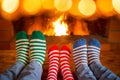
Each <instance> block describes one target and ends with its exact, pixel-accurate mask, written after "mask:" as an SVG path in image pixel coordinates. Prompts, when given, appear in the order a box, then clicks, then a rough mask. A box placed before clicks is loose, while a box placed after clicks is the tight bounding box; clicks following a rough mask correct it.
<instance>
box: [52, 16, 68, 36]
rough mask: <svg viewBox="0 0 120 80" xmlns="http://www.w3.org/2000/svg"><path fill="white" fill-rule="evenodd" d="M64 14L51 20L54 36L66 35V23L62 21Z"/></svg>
mask: <svg viewBox="0 0 120 80" xmlns="http://www.w3.org/2000/svg"><path fill="white" fill-rule="evenodd" d="M63 18H64V16H63V15H62V16H60V17H59V18H58V19H57V20H56V21H55V22H53V27H54V32H55V36H62V35H68V33H67V31H68V25H67V24H66V23H64V21H63Z"/></svg>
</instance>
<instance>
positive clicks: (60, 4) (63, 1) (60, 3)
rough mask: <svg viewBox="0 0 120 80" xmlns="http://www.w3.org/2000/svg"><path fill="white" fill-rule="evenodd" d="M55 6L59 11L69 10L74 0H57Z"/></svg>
mask: <svg viewBox="0 0 120 80" xmlns="http://www.w3.org/2000/svg"><path fill="white" fill-rule="evenodd" d="M54 5H55V8H56V9H57V10H59V11H62V12H65V11H68V10H69V9H70V8H71V6H72V0H55V2H54Z"/></svg>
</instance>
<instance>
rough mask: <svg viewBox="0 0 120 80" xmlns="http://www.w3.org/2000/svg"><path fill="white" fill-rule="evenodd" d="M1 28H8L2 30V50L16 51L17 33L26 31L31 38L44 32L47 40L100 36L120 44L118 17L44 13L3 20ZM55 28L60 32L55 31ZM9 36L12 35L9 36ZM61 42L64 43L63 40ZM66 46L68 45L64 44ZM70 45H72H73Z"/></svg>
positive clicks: (119, 20)
mask: <svg viewBox="0 0 120 80" xmlns="http://www.w3.org/2000/svg"><path fill="white" fill-rule="evenodd" d="M7 24H8V25H7ZM1 26H3V27H4V28H5V27H6V28H5V29H2V28H3V27H1V32H0V34H1V36H2V35H5V36H4V37H3V40H1V43H0V45H1V46H0V49H15V35H16V33H17V32H19V31H26V32H27V33H28V35H29V36H30V35H31V34H32V31H34V30H39V31H41V32H43V34H44V35H45V36H46V37H47V38H50V37H57V38H61V37H64V38H65V39H67V38H69V39H72V38H73V37H76V36H77V37H76V38H75V39H73V40H71V41H72V42H74V41H75V40H76V39H79V38H80V37H86V38H87V37H88V38H91V37H92V36H93V37H94V36H99V37H101V38H104V39H106V40H107V41H108V42H113V43H119V42H120V38H119V37H118V36H119V34H120V28H119V26H120V19H119V18H118V17H116V16H113V17H100V18H97V19H95V20H89V19H80V18H76V17H75V16H72V15H70V14H67V15H66V14H57V15H54V16H53V15H48V14H47V13H43V14H41V15H36V16H35V15H34V16H28V17H21V18H19V19H17V20H14V21H6V20H4V19H1ZM7 26H8V27H9V28H8V27H7ZM59 27H60V28H59ZM61 27H63V28H61ZM55 28H56V29H57V30H58V31H55ZM59 31H60V32H59ZM62 31H63V32H62ZM57 32H58V33H57ZM7 34H10V35H9V36H8V35H7ZM59 34H60V35H59ZM70 37H71V38H70ZM5 40H6V41H5ZM49 40H50V39H49ZM48 42H49V41H48ZM61 42H63V41H62V40H61ZM56 43H57V42H56ZM64 44H66V43H65V42H64ZM4 45H5V46H4ZM70 45H72V43H71V44H70Z"/></svg>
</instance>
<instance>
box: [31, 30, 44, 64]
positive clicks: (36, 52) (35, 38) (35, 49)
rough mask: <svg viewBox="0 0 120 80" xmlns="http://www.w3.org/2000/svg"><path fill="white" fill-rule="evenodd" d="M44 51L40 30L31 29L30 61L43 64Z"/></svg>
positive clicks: (42, 36)
mask: <svg viewBox="0 0 120 80" xmlns="http://www.w3.org/2000/svg"><path fill="white" fill-rule="evenodd" d="M45 53H46V40H45V36H44V35H43V34H42V33H41V32H40V31H33V33H32V36H31V40H30V61H37V62H38V63H39V64H40V65H43V62H44V60H45Z"/></svg>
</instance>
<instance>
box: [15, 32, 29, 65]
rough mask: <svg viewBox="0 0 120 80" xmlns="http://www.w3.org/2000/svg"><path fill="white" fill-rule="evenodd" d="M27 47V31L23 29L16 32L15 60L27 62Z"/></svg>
mask: <svg viewBox="0 0 120 80" xmlns="http://www.w3.org/2000/svg"><path fill="white" fill-rule="evenodd" d="M28 49H29V42H28V36H27V33H26V32H24V31H21V32H18V33H17V34H16V52H17V55H16V60H17V61H20V62H22V63H23V64H27V63H28Z"/></svg>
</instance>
